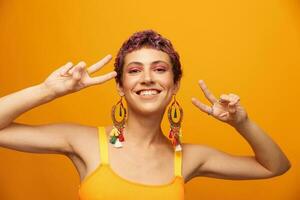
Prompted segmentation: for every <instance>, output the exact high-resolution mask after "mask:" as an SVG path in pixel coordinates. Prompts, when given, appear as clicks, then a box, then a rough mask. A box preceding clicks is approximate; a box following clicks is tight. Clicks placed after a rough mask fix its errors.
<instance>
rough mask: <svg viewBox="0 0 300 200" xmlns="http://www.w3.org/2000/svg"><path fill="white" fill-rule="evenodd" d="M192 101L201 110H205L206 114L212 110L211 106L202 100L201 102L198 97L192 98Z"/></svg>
mask: <svg viewBox="0 0 300 200" xmlns="http://www.w3.org/2000/svg"><path fill="white" fill-rule="evenodd" d="M192 103H193V104H194V105H195V106H197V107H198V108H200V110H202V111H203V112H205V113H206V114H208V113H210V112H211V107H209V106H207V105H205V104H203V103H202V102H200V101H199V100H198V99H196V98H194V97H193V98H192Z"/></svg>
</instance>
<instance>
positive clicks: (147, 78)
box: [142, 70, 154, 84]
mask: <svg viewBox="0 0 300 200" xmlns="http://www.w3.org/2000/svg"><path fill="white" fill-rule="evenodd" d="M142 79H143V80H142V84H153V83H154V81H153V77H152V74H151V71H147V70H145V71H144V74H143V78H142Z"/></svg>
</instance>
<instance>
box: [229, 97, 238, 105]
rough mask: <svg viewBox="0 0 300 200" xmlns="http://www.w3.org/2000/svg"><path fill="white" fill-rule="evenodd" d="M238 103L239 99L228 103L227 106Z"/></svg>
mask: <svg viewBox="0 0 300 200" xmlns="http://www.w3.org/2000/svg"><path fill="white" fill-rule="evenodd" d="M239 101H240V99H235V100H233V101H232V102H230V103H229V104H228V105H230V106H231V105H236V104H237V103H238V102H239Z"/></svg>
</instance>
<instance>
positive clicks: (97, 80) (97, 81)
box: [87, 71, 117, 86]
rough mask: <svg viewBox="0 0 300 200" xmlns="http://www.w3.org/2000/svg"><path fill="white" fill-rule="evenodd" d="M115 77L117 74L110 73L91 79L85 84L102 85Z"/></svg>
mask: <svg viewBox="0 0 300 200" xmlns="http://www.w3.org/2000/svg"><path fill="white" fill-rule="evenodd" d="M116 76H117V72H115V71H112V72H110V73H108V74H105V75H102V76H97V77H93V78H91V79H89V81H88V82H87V85H88V86H90V85H96V84H101V83H104V82H106V81H108V80H110V79H112V78H114V77H116Z"/></svg>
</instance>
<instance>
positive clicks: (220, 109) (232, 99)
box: [192, 80, 248, 126]
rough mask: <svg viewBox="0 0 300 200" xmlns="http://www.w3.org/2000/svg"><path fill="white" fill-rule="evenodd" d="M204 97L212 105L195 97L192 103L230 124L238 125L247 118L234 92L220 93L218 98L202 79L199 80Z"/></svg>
mask: <svg viewBox="0 0 300 200" xmlns="http://www.w3.org/2000/svg"><path fill="white" fill-rule="evenodd" d="M199 85H200V88H201V89H202V91H203V93H204V95H205V97H206V98H207V99H208V101H210V102H211V103H212V104H213V105H212V106H207V105H205V104H203V103H202V102H200V101H199V100H198V99H196V98H192V103H193V104H194V105H195V106H196V107H198V108H199V109H200V110H201V111H203V112H204V113H206V114H209V115H212V116H213V117H214V118H216V119H218V120H220V121H222V122H225V123H228V124H230V125H231V126H238V125H239V124H241V123H243V122H244V121H246V120H247V119H248V115H247V113H246V111H245V109H244V108H243V107H242V106H241V104H240V102H239V101H240V97H239V96H238V95H236V94H232V93H230V94H222V95H221V96H220V99H219V100H218V99H217V98H216V97H215V96H214V95H213V94H212V93H211V92H210V91H209V90H208V88H207V86H206V84H205V83H204V81H203V80H200V81H199Z"/></svg>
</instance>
